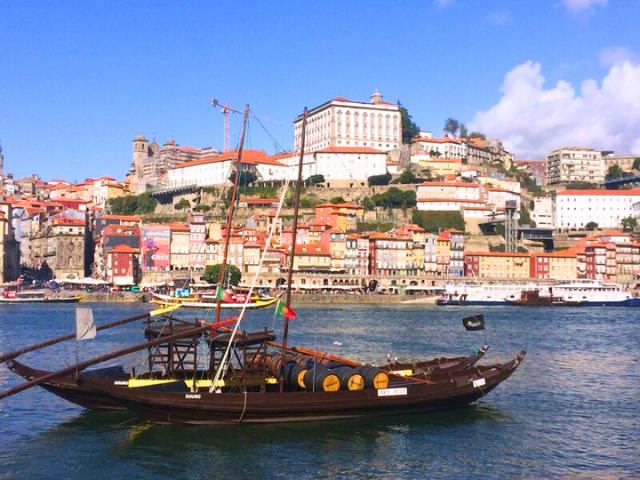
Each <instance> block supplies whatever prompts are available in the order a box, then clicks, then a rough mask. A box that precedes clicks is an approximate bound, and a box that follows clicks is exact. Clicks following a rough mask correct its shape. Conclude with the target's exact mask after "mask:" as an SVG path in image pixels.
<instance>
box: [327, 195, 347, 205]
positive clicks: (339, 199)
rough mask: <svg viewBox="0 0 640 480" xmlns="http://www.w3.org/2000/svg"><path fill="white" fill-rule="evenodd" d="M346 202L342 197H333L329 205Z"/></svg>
mask: <svg viewBox="0 0 640 480" xmlns="http://www.w3.org/2000/svg"><path fill="white" fill-rule="evenodd" d="M345 202H346V200H345V199H344V198H342V197H333V198H332V199H331V200H329V203H333V204H334V205H335V204H336V203H345Z"/></svg>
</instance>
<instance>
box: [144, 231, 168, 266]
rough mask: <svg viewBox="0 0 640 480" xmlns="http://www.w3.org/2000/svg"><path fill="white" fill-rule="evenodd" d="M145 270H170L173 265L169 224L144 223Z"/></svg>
mask: <svg viewBox="0 0 640 480" xmlns="http://www.w3.org/2000/svg"><path fill="white" fill-rule="evenodd" d="M141 234H142V235H141V236H142V241H141V243H142V258H141V260H140V263H141V264H142V271H143V272H157V271H164V270H169V267H170V265H171V229H170V228H169V225H142V228H141Z"/></svg>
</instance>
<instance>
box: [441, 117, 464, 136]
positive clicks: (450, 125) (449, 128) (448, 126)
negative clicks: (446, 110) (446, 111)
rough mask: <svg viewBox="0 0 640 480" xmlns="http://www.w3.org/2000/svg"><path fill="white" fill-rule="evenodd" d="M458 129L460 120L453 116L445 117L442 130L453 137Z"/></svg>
mask: <svg viewBox="0 0 640 480" xmlns="http://www.w3.org/2000/svg"><path fill="white" fill-rule="evenodd" d="M459 129H460V122H459V121H458V120H456V119H455V118H447V119H446V120H445V122H444V128H443V129H442V131H443V132H444V133H448V134H450V135H451V136H453V137H455V136H456V134H457V133H458V130H459Z"/></svg>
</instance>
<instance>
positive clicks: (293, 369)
mask: <svg viewBox="0 0 640 480" xmlns="http://www.w3.org/2000/svg"><path fill="white" fill-rule="evenodd" d="M306 373H307V369H306V368H305V367H303V366H302V365H300V364H299V363H297V362H296V361H294V360H289V361H287V363H286V364H285V366H284V383H285V385H287V386H288V387H289V388H294V389H303V390H304V376H305V374H306Z"/></svg>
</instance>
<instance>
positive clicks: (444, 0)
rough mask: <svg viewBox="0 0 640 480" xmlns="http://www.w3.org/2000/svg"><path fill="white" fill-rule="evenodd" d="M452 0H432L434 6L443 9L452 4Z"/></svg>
mask: <svg viewBox="0 0 640 480" xmlns="http://www.w3.org/2000/svg"><path fill="white" fill-rule="evenodd" d="M453 2H454V0H433V3H435V5H436V7H438V8H442V9H445V8H447V7H450V6H451V5H452V4H453Z"/></svg>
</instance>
